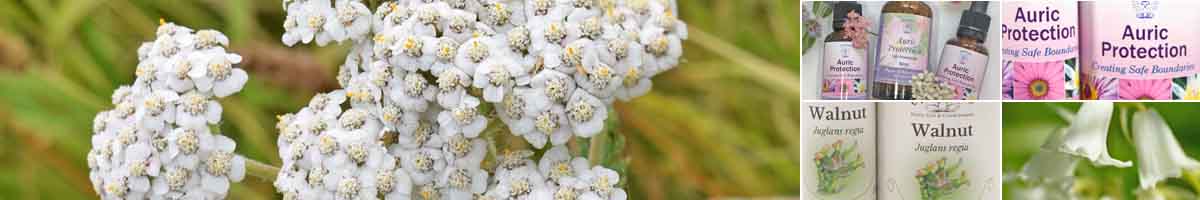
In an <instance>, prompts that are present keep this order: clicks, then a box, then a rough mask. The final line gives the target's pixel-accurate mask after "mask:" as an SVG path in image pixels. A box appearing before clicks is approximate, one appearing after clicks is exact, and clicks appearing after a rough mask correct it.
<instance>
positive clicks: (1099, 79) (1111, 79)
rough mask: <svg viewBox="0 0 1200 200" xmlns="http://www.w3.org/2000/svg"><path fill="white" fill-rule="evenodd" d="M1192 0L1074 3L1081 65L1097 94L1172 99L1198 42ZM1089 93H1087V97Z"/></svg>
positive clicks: (1190, 71)
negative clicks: (1078, 21)
mask: <svg viewBox="0 0 1200 200" xmlns="http://www.w3.org/2000/svg"><path fill="white" fill-rule="evenodd" d="M1197 6H1200V3H1197V2H1193V1H1136V2H1129V1H1113V2H1107V1H1098V2H1083V3H1081V6H1080V13H1081V16H1084V17H1082V18H1081V20H1080V24H1081V25H1082V26H1083V27H1086V28H1088V29H1087V30H1083V31H1081V36H1080V46H1081V48H1082V49H1083V51H1082V52H1081V58H1083V59H1081V61H1082V62H1081V64H1082V65H1081V66H1082V67H1084V70H1085V74H1086V76H1088V77H1087V79H1088V80H1090V82H1087V83H1085V87H1088V88H1086V90H1089V91H1091V92H1092V93H1089V94H1091V95H1092V96H1094V97H1095V98H1097V99H1127V100H1136V99H1154V100H1167V99H1178V98H1180V97H1182V96H1184V89H1183V88H1185V86H1186V84H1187V83H1186V82H1187V77H1188V76H1192V75H1195V74H1196V73H1197V72H1198V71H1200V69H1198V68H1197V63H1198V61H1197V58H1198V57H1197V56H1196V55H1195V53H1196V52H1194V51H1195V48H1197V47H1198V46H1200V41H1197V40H1196V39H1197V38H1196V36H1197V35H1200V27H1198V26H1196V24H1195V23H1194V22H1195V21H1197V20H1200V14H1198V12H1196V11H1195V10H1194V9H1190V8H1195V7H1197ZM1092 96H1089V97H1092Z"/></svg>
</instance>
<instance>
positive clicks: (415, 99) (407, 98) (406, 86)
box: [388, 72, 437, 112]
mask: <svg viewBox="0 0 1200 200" xmlns="http://www.w3.org/2000/svg"><path fill="white" fill-rule="evenodd" d="M391 82H392V83H391V84H390V87H389V88H390V89H389V91H388V95H389V97H390V98H391V100H392V101H394V102H396V103H397V104H398V105H399V106H400V108H402V109H404V110H405V111H416V112H421V111H425V108H426V106H428V103H429V102H430V101H433V100H434V95H435V94H436V90H437V89H436V88H435V87H434V86H433V85H430V82H429V81H426V80H425V77H423V76H421V74H419V73H415V72H409V73H404V72H401V74H398V75H397V76H396V77H395V78H394V79H392V81H391Z"/></svg>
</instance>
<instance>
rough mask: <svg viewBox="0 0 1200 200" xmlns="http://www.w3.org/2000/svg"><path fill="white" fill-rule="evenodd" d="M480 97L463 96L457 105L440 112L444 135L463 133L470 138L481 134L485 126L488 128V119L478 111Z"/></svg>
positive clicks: (439, 117) (440, 122) (439, 121)
mask: <svg viewBox="0 0 1200 200" xmlns="http://www.w3.org/2000/svg"><path fill="white" fill-rule="evenodd" d="M478 107H479V99H476V98H475V97H472V96H466V97H463V99H462V102H460V103H459V104H458V105H457V106H455V107H453V108H450V109H447V110H444V111H442V112H441V114H438V118H437V119H438V124H441V134H442V135H443V136H448V135H453V134H456V133H462V134H463V135H464V136H467V137H468V138H475V137H477V136H479V132H482V131H483V128H487V123H488V119H487V118H485V117H483V116H482V115H480V113H479V111H478Z"/></svg>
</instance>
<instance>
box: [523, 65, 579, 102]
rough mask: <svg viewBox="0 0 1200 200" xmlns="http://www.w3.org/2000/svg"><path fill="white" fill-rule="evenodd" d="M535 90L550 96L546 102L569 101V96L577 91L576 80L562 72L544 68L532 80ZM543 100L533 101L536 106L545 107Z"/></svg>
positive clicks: (531, 85) (531, 83) (531, 84)
mask: <svg viewBox="0 0 1200 200" xmlns="http://www.w3.org/2000/svg"><path fill="white" fill-rule="evenodd" d="M529 85H530V87H533V89H534V91H536V92H538V93H540V94H542V95H543V96H545V97H547V98H548V100H549V101H548V102H545V103H559V104H565V103H567V100H568V97H571V94H573V93H574V92H575V89H576V87H575V81H574V80H573V79H571V77H569V76H567V75H566V74H563V73H562V72H558V71H554V70H542V71H541V72H538V73H537V74H536V75H534V76H533V79H532V80H530V83H529ZM542 104H543V103H542V102H535V103H533V105H534V107H544V106H543V105H542Z"/></svg>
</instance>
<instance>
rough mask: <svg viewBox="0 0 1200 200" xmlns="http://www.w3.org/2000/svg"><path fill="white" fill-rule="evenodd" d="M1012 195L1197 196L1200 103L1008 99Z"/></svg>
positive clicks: (1006, 160)
mask: <svg viewBox="0 0 1200 200" xmlns="http://www.w3.org/2000/svg"><path fill="white" fill-rule="evenodd" d="M1003 109H1004V119H1003V121H1004V125H1003V131H1004V147H1003V151H1004V152H1003V154H1004V157H1003V170H1004V177H1005V179H1004V198H1005V199H1196V198H1197V192H1200V161H1197V160H1196V158H1197V157H1198V156H1200V139H1198V138H1200V137H1198V136H1197V133H1198V132H1200V124H1196V123H1194V121H1195V117H1196V115H1195V113H1197V112H1200V104H1196V103H1166V102H1150V103H1147V102H1117V103H1113V102H1057V103H1041V102H1038V103H1034V102H1021V103H1004V108H1003Z"/></svg>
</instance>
